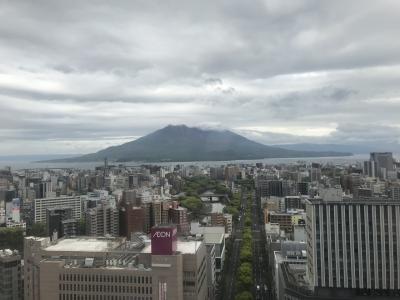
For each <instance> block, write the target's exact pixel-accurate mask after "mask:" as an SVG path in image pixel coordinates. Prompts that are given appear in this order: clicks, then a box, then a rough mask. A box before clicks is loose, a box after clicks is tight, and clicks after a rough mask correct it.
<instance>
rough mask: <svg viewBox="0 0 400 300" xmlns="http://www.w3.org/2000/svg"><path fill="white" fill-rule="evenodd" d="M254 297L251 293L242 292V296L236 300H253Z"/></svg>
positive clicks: (239, 295)
mask: <svg viewBox="0 0 400 300" xmlns="http://www.w3.org/2000/svg"><path fill="white" fill-rule="evenodd" d="M252 299H253V296H252V294H251V293H250V292H249V291H244V292H241V293H240V294H238V295H236V297H235V300H252Z"/></svg>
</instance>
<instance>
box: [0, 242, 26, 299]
mask: <svg viewBox="0 0 400 300" xmlns="http://www.w3.org/2000/svg"><path fill="white" fill-rule="evenodd" d="M21 279H22V276H21V256H20V255H19V253H18V251H11V250H8V249H7V250H0V299H2V300H3V299H4V300H22V299H23V289H22V281H21Z"/></svg>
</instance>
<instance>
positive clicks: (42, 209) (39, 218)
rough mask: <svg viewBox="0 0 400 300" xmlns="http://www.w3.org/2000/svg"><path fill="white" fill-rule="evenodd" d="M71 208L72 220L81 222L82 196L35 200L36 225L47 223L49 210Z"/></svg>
mask: <svg viewBox="0 0 400 300" xmlns="http://www.w3.org/2000/svg"><path fill="white" fill-rule="evenodd" d="M58 207H59V208H64V207H70V208H71V209H72V218H74V219H76V220H80V219H81V216H82V201H81V197H80V196H61V197H52V198H43V199H35V200H33V212H34V220H35V223H38V222H43V223H45V222H46V216H47V209H51V208H58Z"/></svg>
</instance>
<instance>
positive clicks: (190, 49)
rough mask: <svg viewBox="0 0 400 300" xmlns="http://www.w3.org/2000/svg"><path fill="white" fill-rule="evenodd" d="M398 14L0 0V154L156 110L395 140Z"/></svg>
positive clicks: (289, 139)
mask: <svg viewBox="0 0 400 300" xmlns="http://www.w3.org/2000/svg"><path fill="white" fill-rule="evenodd" d="M399 28H400V1H398V0H392V1H389V0H387V1H379V0H360V1H357V0H353V1H349V0H347V1H345V0H338V1H320V0H314V1H312V0H260V1H257V0H255V1H236V0H227V1H216V0H210V1H207V0H206V1H205V0H202V1H183V0H182V1H173V0H171V1H169V0H165V1H149V0H141V1H135V0H127V1H118V0H116V1H91V0H87V1H75V0H69V1H61V0H60V1H55V0H47V1H44V0H35V1H20V0H13V1H12V0H0V58H1V59H0V141H1V142H0V155H11V154H12V155H16V154H50V153H52V154H55V153H63V154H67V153H89V152H94V151H97V150H100V149H102V148H105V147H108V146H110V145H118V144H121V143H123V142H127V141H130V140H133V139H136V138H138V137H140V136H143V135H146V134H148V133H150V132H152V131H154V130H157V129H159V128H162V127H164V126H166V125H168V124H186V125H188V126H197V127H208V128H210V127H211V128H219V129H230V130H233V131H235V132H237V133H239V134H242V135H245V136H246V137H248V138H250V139H253V140H256V141H259V142H262V143H265V144H287V143H304V142H307V143H340V144H357V143H375V144H381V145H385V144H393V143H399V141H400V117H399V116H400V84H399V83H400V38H399Z"/></svg>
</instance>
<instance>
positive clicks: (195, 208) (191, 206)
mask: <svg viewBox="0 0 400 300" xmlns="http://www.w3.org/2000/svg"><path fill="white" fill-rule="evenodd" d="M180 203H181V205H182V206H183V207H186V208H187V209H188V210H189V211H191V212H192V213H194V214H199V213H200V212H201V210H202V209H203V202H201V200H200V199H199V198H197V197H194V196H188V197H184V198H181V201H180Z"/></svg>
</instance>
